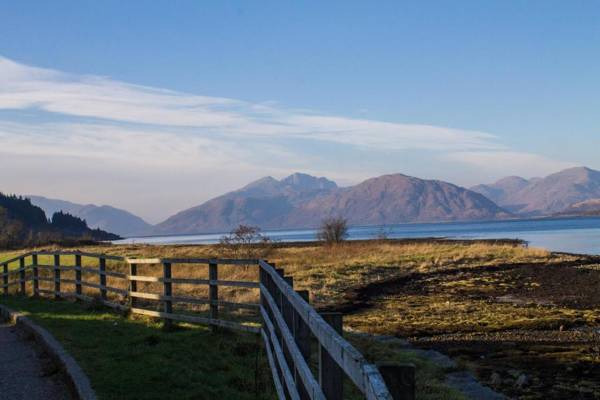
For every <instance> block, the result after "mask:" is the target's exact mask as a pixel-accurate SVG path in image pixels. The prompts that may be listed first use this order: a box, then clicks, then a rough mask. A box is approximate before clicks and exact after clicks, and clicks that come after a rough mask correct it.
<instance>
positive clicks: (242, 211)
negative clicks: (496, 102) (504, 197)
mask: <svg viewBox="0 0 600 400" xmlns="http://www.w3.org/2000/svg"><path fill="white" fill-rule="evenodd" d="M328 216H341V217H344V218H346V219H347V220H348V223H349V224H352V225H380V224H396V223H404V222H434V221H435V222H438V221H457V220H486V219H497V218H506V217H510V213H508V212H506V211H505V210H503V209H501V208H500V207H498V206H497V205H496V204H494V203H493V202H492V201H491V200H489V199H487V198H486V197H484V196H483V195H481V194H479V193H475V192H473V191H470V190H468V189H465V188H461V187H459V186H456V185H452V184H450V183H447V182H442V181H435V180H423V179H418V178H414V177H410V176H406V175H402V174H394V175H384V176H380V177H377V178H372V179H368V180H366V181H364V182H362V183H360V184H358V185H355V186H350V187H344V188H340V187H338V186H337V185H336V184H335V183H334V182H332V181H330V180H328V179H326V178H316V177H312V176H310V175H306V174H300V173H296V174H293V175H290V176H288V177H287V178H285V179H282V180H277V179H274V178H272V177H267V178H262V179H259V180H258V181H255V182H253V183H251V184H249V185H247V186H245V187H243V188H242V189H239V190H236V191H233V192H230V193H227V194H224V195H222V196H219V197H217V198H214V199H212V200H209V201H207V202H205V203H203V204H201V205H199V206H197V207H193V208H190V209H188V210H185V211H182V212H180V213H178V214H176V215H174V216H172V217H170V218H168V219H167V220H166V221H164V222H162V223H160V224H158V225H157V226H155V228H154V230H153V233H156V234H176V233H204V232H223V231H227V230H230V229H232V228H234V227H236V226H238V225H239V224H246V225H257V226H260V227H261V228H263V229H284V228H311V227H316V226H318V225H319V224H320V222H321V221H322V220H323V218H326V217H328Z"/></svg>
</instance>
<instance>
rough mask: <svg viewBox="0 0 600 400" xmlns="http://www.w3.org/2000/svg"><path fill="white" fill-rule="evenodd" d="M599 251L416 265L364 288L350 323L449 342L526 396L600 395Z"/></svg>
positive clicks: (355, 296)
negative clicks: (445, 266)
mask: <svg viewBox="0 0 600 400" xmlns="http://www.w3.org/2000/svg"><path fill="white" fill-rule="evenodd" d="M597 262H598V261H597V260H596V259H594V258H591V257H590V258H585V257H584V258H581V259H579V260H576V261H570V262H557V263H548V264H545V265H540V264H520V263H517V264H513V265H510V264H506V265H497V266H493V265H492V266H490V265H486V266H482V267H480V268H477V267H469V268H465V269H460V268H456V269H453V270H445V271H440V272H427V273H423V274H419V273H414V274H410V275H408V276H405V277H401V278H395V279H391V280H389V281H385V282H377V283H372V284H369V285H366V286H357V287H355V288H353V289H352V290H350V291H348V292H347V294H346V299H345V300H346V302H345V304H342V305H340V306H339V307H338V309H340V310H343V311H344V312H346V313H349V315H348V317H347V318H346V321H347V324H348V325H349V326H351V327H353V328H355V329H358V330H361V331H366V332H372V333H377V334H388V335H389V334H394V335H396V336H399V337H404V338H409V339H410V341H411V342H412V343H413V344H414V345H415V346H417V347H421V348H433V349H436V350H439V351H441V352H443V353H445V354H448V355H449V356H451V357H453V358H454V359H455V360H457V361H458V363H459V365H462V366H465V367H466V368H468V369H469V370H471V371H472V372H473V373H474V374H475V375H476V376H477V378H478V379H479V380H480V381H481V382H483V383H485V384H487V385H489V386H490V387H492V388H494V389H496V390H498V391H500V392H501V393H503V394H505V395H507V396H509V397H511V398H519V399H593V398H600V267H599V266H598V264H596V263H597Z"/></svg>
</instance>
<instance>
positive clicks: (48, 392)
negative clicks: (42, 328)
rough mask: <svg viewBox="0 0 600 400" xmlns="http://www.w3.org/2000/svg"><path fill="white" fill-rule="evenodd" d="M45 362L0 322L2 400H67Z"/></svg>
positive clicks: (12, 330)
mask: <svg viewBox="0 0 600 400" xmlns="http://www.w3.org/2000/svg"><path fill="white" fill-rule="evenodd" d="M55 372H56V371H54V368H53V367H52V364H51V363H50V362H49V360H48V359H46V358H43V357H39V356H38V354H37V353H36V351H35V350H34V348H33V343H32V342H28V341H26V340H24V339H22V338H21V337H19V336H18V335H17V333H16V331H15V329H14V327H13V326H11V325H7V324H4V323H2V322H0V398H1V399H2V400H5V399H6V400H70V399H71V397H70V395H69V393H68V390H67V387H66V386H65V385H64V384H63V383H62V382H61V381H60V376H59V375H57V374H56V373H55Z"/></svg>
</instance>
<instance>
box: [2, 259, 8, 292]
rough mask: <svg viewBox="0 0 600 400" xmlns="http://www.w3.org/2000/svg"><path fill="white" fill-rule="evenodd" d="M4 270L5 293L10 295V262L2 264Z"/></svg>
mask: <svg viewBox="0 0 600 400" xmlns="http://www.w3.org/2000/svg"><path fill="white" fill-rule="evenodd" d="M2 271H3V274H4V276H3V277H2V278H3V279H2V284H3V285H4V294H5V295H8V264H2Z"/></svg>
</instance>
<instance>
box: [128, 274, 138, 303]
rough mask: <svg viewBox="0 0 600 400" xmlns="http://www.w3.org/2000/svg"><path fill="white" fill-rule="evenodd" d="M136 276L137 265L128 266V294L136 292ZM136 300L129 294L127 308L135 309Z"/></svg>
mask: <svg viewBox="0 0 600 400" xmlns="http://www.w3.org/2000/svg"><path fill="white" fill-rule="evenodd" d="M136 275H137V264H129V293H132V292H137V281H136V280H135V277H136ZM136 303H137V299H136V298H135V297H133V296H131V294H130V295H129V306H130V307H131V308H135V307H136V305H137V304H136Z"/></svg>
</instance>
